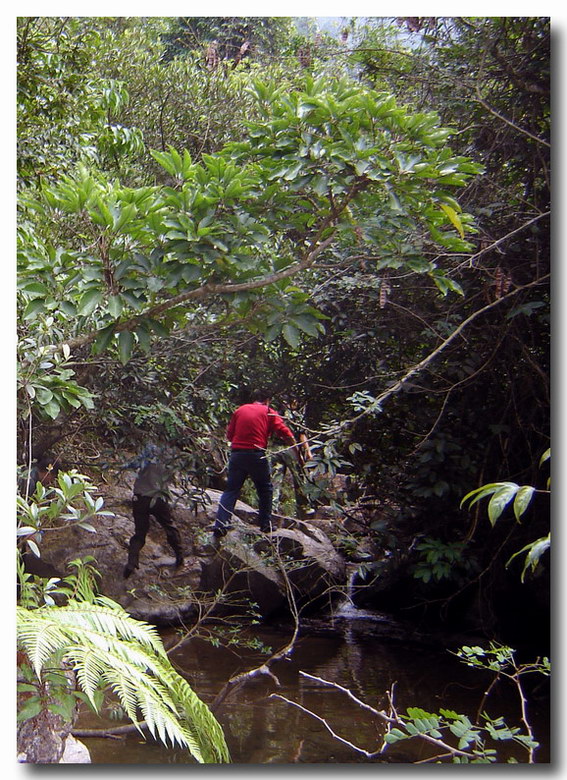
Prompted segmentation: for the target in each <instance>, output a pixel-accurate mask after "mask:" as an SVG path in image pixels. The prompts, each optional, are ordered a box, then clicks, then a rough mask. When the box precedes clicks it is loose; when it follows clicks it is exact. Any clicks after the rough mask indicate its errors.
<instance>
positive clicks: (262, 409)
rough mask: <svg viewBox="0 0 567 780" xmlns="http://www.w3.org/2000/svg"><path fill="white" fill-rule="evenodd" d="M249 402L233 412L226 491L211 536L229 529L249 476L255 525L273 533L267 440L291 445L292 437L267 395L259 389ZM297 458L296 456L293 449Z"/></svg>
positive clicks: (221, 533)
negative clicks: (254, 494) (255, 496)
mask: <svg viewBox="0 0 567 780" xmlns="http://www.w3.org/2000/svg"><path fill="white" fill-rule="evenodd" d="M252 398H253V400H252V403H249V404H243V405H242V406H239V407H238V409H236V411H235V412H234V413H233V415H232V417H231V419H230V422H229V424H228V428H227V431H226V437H227V439H228V440H229V441H230V443H231V453H230V459H229V463H228V476H227V482H226V487H225V490H224V492H223V494H222V496H221V498H220V501H219V508H218V511H217V517H216V521H215V524H214V526H213V535H214V536H216V537H221V536H224V535H225V534H226V533H227V532H228V530H229V529H230V527H231V518H232V511H233V509H234V505H235V504H236V501H237V500H238V496H239V495H240V491H241V490H242V487H243V485H244V482H245V481H246V479H247V478H248V477H250V478H251V479H252V481H253V482H254V486H255V488H256V492H257V494H258V525H259V526H260V531H262V532H264V533H269V532H270V531H271V530H272V525H271V518H272V495H273V486H272V477H271V471H270V462H269V460H268V457H267V455H266V447H267V446H268V440H269V439H270V437H271V436H272V435H273V436H276V437H277V438H279V439H281V440H282V441H284V442H285V443H286V444H289V445H291V446H295V445H296V441H295V437H294V435H293V433H292V432H291V431H290V429H289V428H288V427H287V425H286V424H285V423H284V421H283V420H282V418H281V417H280V415H279V414H278V413H277V412H276V411H275V410H274V409H272V408H271V407H270V395H269V393H267V392H265V391H262V390H258V391H256V392H255V393H254V394H253V396H252ZM296 453H297V455H298V457H299V453H298V451H297V450H296Z"/></svg>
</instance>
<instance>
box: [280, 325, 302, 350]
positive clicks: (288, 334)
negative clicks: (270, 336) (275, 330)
mask: <svg viewBox="0 0 567 780" xmlns="http://www.w3.org/2000/svg"><path fill="white" fill-rule="evenodd" d="M282 335H283V337H284V339H285V340H286V341H287V343H288V344H289V346H290V347H293V349H297V347H298V346H299V341H300V337H299V330H298V329H297V328H296V327H295V325H292V324H291V323H289V322H286V323H285V325H284V326H283V327H282Z"/></svg>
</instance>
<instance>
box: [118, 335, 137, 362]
mask: <svg viewBox="0 0 567 780" xmlns="http://www.w3.org/2000/svg"><path fill="white" fill-rule="evenodd" d="M133 345H134V335H133V333H132V331H130V330H123V331H121V332H120V334H119V335H118V351H119V353H120V362H121V363H122V365H123V366H125V365H126V363H127V362H128V361H129V360H130V358H131V356H132V347H133Z"/></svg>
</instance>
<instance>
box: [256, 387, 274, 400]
mask: <svg viewBox="0 0 567 780" xmlns="http://www.w3.org/2000/svg"><path fill="white" fill-rule="evenodd" d="M271 397H272V394H271V393H270V392H269V391H268V390H263V389H260V390H254V392H253V393H252V396H251V398H252V401H269V400H270V398H271Z"/></svg>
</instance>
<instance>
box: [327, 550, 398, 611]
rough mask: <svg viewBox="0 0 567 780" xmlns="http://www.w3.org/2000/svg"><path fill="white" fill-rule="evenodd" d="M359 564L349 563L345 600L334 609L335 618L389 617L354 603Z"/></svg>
mask: <svg viewBox="0 0 567 780" xmlns="http://www.w3.org/2000/svg"><path fill="white" fill-rule="evenodd" d="M358 568H359V564H357V563H350V564H347V588H346V593H345V597H344V599H343V601H341V603H340V604H338V605H337V606H336V607H335V608H334V609H333V614H332V617H333V620H335V619H339V620H373V621H375V622H382V621H384V620H386V619H387V616H386V615H383V614H382V613H380V612H374V611H372V610H369V609H360V608H359V607H357V606H355V604H354V600H353V598H354V593H355V589H356V579H357V577H358Z"/></svg>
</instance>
